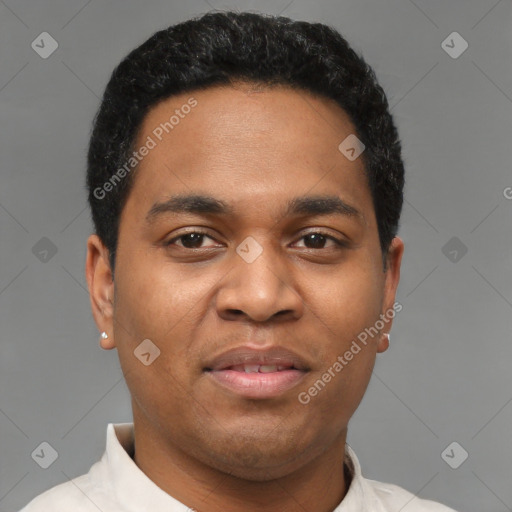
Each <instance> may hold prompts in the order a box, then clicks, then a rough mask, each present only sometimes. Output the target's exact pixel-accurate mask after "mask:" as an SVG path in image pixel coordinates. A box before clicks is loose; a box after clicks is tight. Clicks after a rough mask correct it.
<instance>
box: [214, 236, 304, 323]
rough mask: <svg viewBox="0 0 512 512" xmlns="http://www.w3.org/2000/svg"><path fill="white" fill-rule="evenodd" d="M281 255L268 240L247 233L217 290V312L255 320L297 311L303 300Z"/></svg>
mask: <svg viewBox="0 0 512 512" xmlns="http://www.w3.org/2000/svg"><path fill="white" fill-rule="evenodd" d="M283 258H284V256H283V255H282V254H280V251H279V250H278V249H276V248H274V247H272V244H271V243H270V241H269V240H267V241H266V242H264V241H262V239H261V238H260V239H259V241H257V240H256V239H255V238H253V237H247V238H246V239H245V240H244V241H243V242H242V243H241V244H240V245H239V246H238V247H237V249H236V253H233V257H232V262H231V264H232V270H231V271H230V272H229V273H228V274H227V276H226V281H225V283H224V285H223V286H222V287H221V289H220V290H219V293H218V297H217V307H218V310H219V313H220V314H224V315H226V314H233V313H234V312H236V313H237V314H238V315H239V314H240V313H241V312H242V313H244V314H245V315H247V316H248V317H250V318H251V319H253V320H257V321H264V320H267V319H269V318H270V317H272V316H273V315H275V314H277V313H283V312H287V313H289V314H290V315H292V316H297V315H300V314H301V304H302V302H301V300H300V297H299V295H298V293H297V291H296V290H295V288H294V283H293V276H292V275H291V271H290V269H289V266H288V265H287V264H286V262H285V261H283Z"/></svg>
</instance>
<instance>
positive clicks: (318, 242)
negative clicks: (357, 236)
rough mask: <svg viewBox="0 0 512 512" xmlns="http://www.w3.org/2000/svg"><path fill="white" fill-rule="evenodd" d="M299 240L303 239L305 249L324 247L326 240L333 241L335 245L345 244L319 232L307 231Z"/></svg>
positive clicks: (342, 245)
mask: <svg viewBox="0 0 512 512" xmlns="http://www.w3.org/2000/svg"><path fill="white" fill-rule="evenodd" d="M300 240H304V246H305V247H306V249H325V248H326V247H325V244H326V243H327V242H328V241H331V242H333V243H334V244H335V247H344V246H345V245H346V244H344V243H343V242H342V241H341V240H338V239H336V238H334V237H333V236H330V235H327V234H326V233H321V232H313V233H307V234H306V235H303V236H302V237H301V238H300ZM327 248H328V247H327Z"/></svg>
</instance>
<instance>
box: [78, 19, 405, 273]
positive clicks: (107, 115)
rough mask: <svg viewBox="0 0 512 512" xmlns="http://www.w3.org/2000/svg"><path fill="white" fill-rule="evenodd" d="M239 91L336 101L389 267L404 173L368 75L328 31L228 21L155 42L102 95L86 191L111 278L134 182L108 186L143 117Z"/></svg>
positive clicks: (177, 31)
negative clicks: (189, 95)
mask: <svg viewBox="0 0 512 512" xmlns="http://www.w3.org/2000/svg"><path fill="white" fill-rule="evenodd" d="M235 82H248V83H253V84H257V85H263V86H267V87H271V86H272V85H285V86H289V87H291V88H294V89H301V90H304V91H307V92H310V93H312V94H315V95H319V96H320V97H324V98H327V99H333V100H335V101H336V102H337V103H338V104H339V105H340V106H341V107H342V108H343V110H344V111H345V112H346V113H347V114H348V116H349V118H350V119H351V121H352V123H353V125H354V126H355V128H356V134H357V137H358V138H359V139H360V140H361V142H362V143H363V144H364V145H365V150H364V152H363V154H362V158H363V162H364V165H365V171H366V175H367V179H368V185H369V188H370V191H371V194H372V199H373V206H374V209H375V214H376V218H377V225H378V231H379V240H380V246H381V250H382V253H383V256H384V257H385V255H386V254H387V251H388V249H389V245H390V243H391V240H392V239H393V238H394V236H395V235H396V232H397V230H398V222H399V219H400V213H401V210H402V203H403V186H404V165H403V161H402V157H401V145H400V141H399V138H398V133H397V129H396V127H395V125H394V122H393V118H392V116H391V113H390V111H389V108H388V102H387V99H386V95H385V93H384V91H383V89H382V87H381V86H380V85H379V83H378V81H377V79H376V77H375V73H374V71H373V69H372V68H371V67H370V66H369V65H368V64H367V63H366V62H365V60H364V59H363V58H362V57H361V56H359V55H357V54H356V52H355V51H354V50H353V49H352V48H351V47H350V46H349V44H348V42H347V41H346V40H345V39H344V38H343V37H342V36H341V35H340V33H339V32H338V31H337V30H335V29H334V28H332V27H329V26H327V25H325V24H322V23H308V22H304V21H294V20H291V19H289V18H286V17H282V16H279V17H276V16H271V15H267V14H257V13H252V12H233V11H226V12H209V13H206V14H204V15H202V16H200V17H197V18H193V19H190V20H187V21H184V22H182V23H179V24H176V25H173V26H170V27H169V28H167V29H164V30H160V31H158V32H156V33H155V34H154V35H153V36H151V37H150V38H149V39H148V40H147V41H145V42H144V43H143V44H141V45H140V46H139V47H137V48H136V49H134V50H133V51H131V52H130V53H129V54H128V55H127V56H126V57H125V58H124V59H123V60H122V61H121V63H120V64H119V65H118V66H117V67H116V68H115V69H114V71H113V73H112V76H111V78H110V80H109V82H108V84H107V86H106V89H105V92H104V95H103V99H102V102H101V105H100V107H99V110H98V112H97V114H96V117H95V119H94V123H93V130H92V134H91V139H90V144H89V151H88V156H87V187H88V193H89V197H88V199H89V204H90V207H91V211H92V218H93V222H94V227H95V231H96V234H97V235H98V236H99V237H100V239H101V240H102V242H103V243H104V244H105V246H106V247H107V249H108V250H109V258H110V265H111V268H112V270H114V264H115V254H116V247H117V239H118V231H119V220H120V215H121V211H122V209H123V206H124V204H125V202H126V199H127V197H128V194H129V191H130V187H131V184H132V183H133V175H134V172H132V173H130V174H129V175H127V172H126V171H125V172H124V173H117V178H118V179H117V181H113V180H112V178H115V176H114V175H115V174H116V171H118V170H119V169H121V168H123V166H125V167H124V168H125V169H126V162H127V161H128V160H129V159H130V157H132V152H133V150H134V144H135V141H136V138H137V134H138V130H139V129H140V127H141V124H142V122H143V120H144V117H145V116H146V114H147V113H148V111H149V109H150V108H152V107H154V106H155V105H156V104H158V103H159V102H161V101H163V100H164V99H167V98H169V97H171V96H174V95H177V94H180V93H184V92H191V91H194V90H201V89H207V88H209V87H212V86H216V85H232V84H234V83H235ZM340 142H341V141H340ZM125 175H126V177H124V176H125ZM120 176H123V179H119V177H120ZM109 183H110V185H108V186H105V184H109ZM107 191H108V192H107Z"/></svg>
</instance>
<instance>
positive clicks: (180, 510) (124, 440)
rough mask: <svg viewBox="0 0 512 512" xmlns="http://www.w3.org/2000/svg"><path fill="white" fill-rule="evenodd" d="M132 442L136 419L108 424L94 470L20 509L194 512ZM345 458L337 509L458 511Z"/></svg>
mask: <svg viewBox="0 0 512 512" xmlns="http://www.w3.org/2000/svg"><path fill="white" fill-rule="evenodd" d="M133 447H134V438H133V423H119V424H113V423H109V424H108V426H107V442H106V450H105V453H104V454H103V456H102V458H101V460H99V461H98V462H96V463H95V464H93V465H92V467H91V469H90V470H89V473H87V474H85V475H82V476H79V477H77V478H74V479H72V480H71V481H69V482H65V483H63V484H60V485H57V486H55V487H53V488H52V489H49V490H48V491H46V492H44V493H43V494H41V495H39V496H37V497H36V498H34V499H33V500H32V501H31V502H30V503H29V504H28V505H27V506H26V507H25V508H23V509H22V510H21V511H20V512H98V510H101V511H102V512H164V511H165V512H190V509H189V508H188V507H187V506H186V505H184V504H183V503H181V502H179V501H178V500H176V499H174V498H173V497H172V496H170V495H169V494H167V493H166V492H164V491H163V490H162V489H160V487H158V486H157V485H156V484H155V483H154V482H153V481H152V480H150V479H149V478H148V477H147V476H146V475H145V473H143V472H142V471H141V470H140V469H139V468H138V466H137V465H136V464H135V462H134V461H133V460H132V458H131V456H130V455H129V454H130V453H133ZM345 460H346V462H347V465H348V466H349V468H350V470H351V473H352V480H351V483H350V487H349V489H348V492H347V494H346V495H345V498H344V499H343V501H342V502H341V503H340V504H339V505H338V506H337V507H336V509H335V510H334V511H333V512H399V511H400V512H455V511H454V510H452V509H450V508H448V507H445V506H444V505H440V504H438V503H435V502H433V501H427V500H422V499H419V498H417V497H415V496H414V495H413V494H411V493H409V492H407V491H406V490H404V489H402V488H400V487H398V486H396V485H391V484H384V483H380V482H376V481H374V480H367V479H366V478H364V477H363V476H362V474H361V467H360V465H359V461H358V459H357V457H356V455H355V453H354V451H353V450H352V449H351V448H350V447H349V446H348V445H347V446H346V458H345Z"/></svg>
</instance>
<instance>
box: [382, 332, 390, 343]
mask: <svg viewBox="0 0 512 512" xmlns="http://www.w3.org/2000/svg"><path fill="white" fill-rule="evenodd" d="M384 336H386V337H387V338H388V343H389V342H390V341H391V336H390V335H389V332H387V333H385V334H384Z"/></svg>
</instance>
